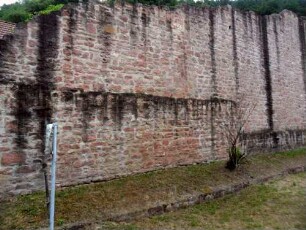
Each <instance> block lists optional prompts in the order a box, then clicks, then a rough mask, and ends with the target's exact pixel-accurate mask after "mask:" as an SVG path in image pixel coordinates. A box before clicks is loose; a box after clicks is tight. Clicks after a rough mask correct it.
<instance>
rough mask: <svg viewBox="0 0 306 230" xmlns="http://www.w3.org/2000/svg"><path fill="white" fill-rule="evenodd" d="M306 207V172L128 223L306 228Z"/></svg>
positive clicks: (166, 226)
mask: <svg viewBox="0 0 306 230" xmlns="http://www.w3.org/2000/svg"><path fill="white" fill-rule="evenodd" d="M293 184H295V185H294V186H292V185H293ZM305 210H306V173H300V174H296V175H289V176H287V177H286V178H282V179H278V180H274V181H271V182H268V183H265V184H262V185H253V186H250V187H248V188H246V189H244V190H242V191H241V192H240V193H238V194H231V195H227V196H225V197H223V198H221V199H217V200H212V201H209V202H207V203H204V204H200V205H195V206H193V207H189V208H186V209H182V210H179V211H176V212H173V213H167V214H164V215H161V216H158V217H151V218H144V219H140V220H137V221H133V222H132V223H129V224H130V225H131V226H134V228H135V229H306V212H305ZM156 220H157V221H156ZM129 224H125V223H122V224H121V226H129ZM104 227H105V228H104V229H108V228H107V224H105V226H104ZM117 228H118V229H120V225H119V226H117Z"/></svg>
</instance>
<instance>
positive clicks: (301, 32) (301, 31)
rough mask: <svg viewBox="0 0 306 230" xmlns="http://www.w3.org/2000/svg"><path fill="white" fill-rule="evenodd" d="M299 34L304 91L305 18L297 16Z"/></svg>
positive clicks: (305, 63) (305, 82)
mask: <svg viewBox="0 0 306 230" xmlns="http://www.w3.org/2000/svg"><path fill="white" fill-rule="evenodd" d="M299 35H300V47H301V60H302V63H301V65H302V69H303V78H304V89H305V93H306V37H305V36H306V34H305V18H303V17H299Z"/></svg>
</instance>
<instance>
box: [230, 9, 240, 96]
mask: <svg viewBox="0 0 306 230" xmlns="http://www.w3.org/2000/svg"><path fill="white" fill-rule="evenodd" d="M231 11H232V12H231V14H232V38H233V64H234V74H235V81H236V82H235V83H236V95H238V92H239V76H238V68H239V62H238V53H237V35H236V22H235V10H234V9H233V8H232V10H231Z"/></svg>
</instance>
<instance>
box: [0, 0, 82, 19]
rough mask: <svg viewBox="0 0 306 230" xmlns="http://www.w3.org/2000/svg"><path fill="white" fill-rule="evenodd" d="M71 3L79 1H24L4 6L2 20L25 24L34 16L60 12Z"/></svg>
mask: <svg viewBox="0 0 306 230" xmlns="http://www.w3.org/2000/svg"><path fill="white" fill-rule="evenodd" d="M69 2H78V0H23V1H22V2H21V3H19V2H16V3H13V4H9V5H3V6H2V7H1V9H0V19H2V20H4V21H9V22H15V23H18V22H25V21H28V20H30V19H31V18H32V17H33V16H34V15H38V14H49V13H50V12H52V11H57V10H60V9H61V8H62V7H63V6H64V4H67V3H69Z"/></svg>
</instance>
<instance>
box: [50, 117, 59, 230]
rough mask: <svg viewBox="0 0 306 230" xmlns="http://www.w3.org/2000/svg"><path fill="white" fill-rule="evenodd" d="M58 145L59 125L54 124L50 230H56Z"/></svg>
mask: <svg viewBox="0 0 306 230" xmlns="http://www.w3.org/2000/svg"><path fill="white" fill-rule="evenodd" d="M56 145H57V123H54V124H53V140H52V165H51V197H50V230H54V212H55V181H56V154H57V148H56V147H57V146H56Z"/></svg>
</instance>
